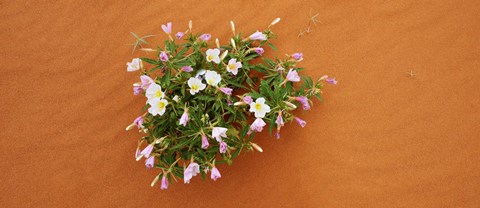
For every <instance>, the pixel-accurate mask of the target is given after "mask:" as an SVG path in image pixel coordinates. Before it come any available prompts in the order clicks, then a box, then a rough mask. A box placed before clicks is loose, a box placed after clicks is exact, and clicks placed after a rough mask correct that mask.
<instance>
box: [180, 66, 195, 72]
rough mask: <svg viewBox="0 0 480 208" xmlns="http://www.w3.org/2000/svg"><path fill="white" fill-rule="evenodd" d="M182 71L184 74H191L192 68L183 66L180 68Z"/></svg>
mask: <svg viewBox="0 0 480 208" xmlns="http://www.w3.org/2000/svg"><path fill="white" fill-rule="evenodd" d="M182 71H184V72H192V71H193V68H192V67H191V66H184V67H182Z"/></svg>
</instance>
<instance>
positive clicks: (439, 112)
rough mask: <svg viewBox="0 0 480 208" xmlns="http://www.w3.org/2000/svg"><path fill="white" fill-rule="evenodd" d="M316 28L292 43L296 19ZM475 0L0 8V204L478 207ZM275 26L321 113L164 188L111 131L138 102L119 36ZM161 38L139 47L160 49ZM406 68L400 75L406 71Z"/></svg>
mask: <svg viewBox="0 0 480 208" xmlns="http://www.w3.org/2000/svg"><path fill="white" fill-rule="evenodd" d="M310 11H311V12H312V14H315V13H319V15H318V20H319V21H320V23H319V24H318V25H316V26H314V27H312V29H313V31H312V32H310V33H309V34H306V35H304V36H302V37H301V38H298V37H297V36H298V33H299V31H300V30H302V29H305V27H306V25H307V23H308V18H309V12H310ZM479 13H480V3H478V1H473V0H466V1H453V0H451V1H324V0H321V1H308V0H307V1H290V2H288V1H270V2H264V1H258V2H256V3H240V1H238V2H230V3H228V4H226V3H224V1H201V2H200V1H199V2H196V3H194V1H189V2H182V3H178V1H163V2H161V1H157V2H153V1H132V2H131V3H127V2H122V1H111V0H109V1H91V2H84V1H70V2H69V3H67V1H55V2H54V1H51V2H48V1H27V2H24V1H7V0H3V1H0V17H1V18H2V20H1V21H0V30H1V33H0V35H1V38H0V43H1V44H0V55H1V59H0V65H1V66H2V67H1V75H0V96H1V97H0V98H1V100H0V112H1V116H0V125H1V131H0V138H1V142H0V157H1V161H0V168H1V171H0V178H1V183H0V191H1V193H2V194H1V195H0V207H147V206H149V207H154V206H155V207H174V206H175V207H187V206H192V207H212V206H213V207H220V206H224V207H255V206H257V207H479V206H480V112H479V109H480V84H479V80H480V18H479ZM276 17H281V18H282V21H281V23H280V24H279V25H277V26H275V28H274V31H275V32H276V33H277V34H278V35H279V38H278V39H276V40H275V41H274V43H275V44H276V45H277V47H278V48H279V51H278V52H273V51H269V52H267V54H266V55H268V56H274V55H279V56H283V54H284V53H291V52H296V51H301V52H303V53H304V56H305V61H304V62H302V63H301V65H302V66H304V67H306V68H307V70H306V72H307V73H308V74H309V75H311V76H314V77H319V76H321V75H323V74H329V75H333V76H335V77H337V79H338V80H339V84H338V85H337V86H335V87H333V86H328V87H327V88H326V90H325V95H324V96H325V102H323V103H320V102H315V104H314V108H313V110H311V111H308V112H306V113H301V112H300V113H301V114H300V116H302V118H304V119H305V120H306V121H307V122H308V125H307V126H306V127H305V128H304V129H301V128H300V127H299V126H298V125H296V124H291V125H288V126H287V127H286V128H285V129H284V131H283V137H282V139H280V140H276V139H274V138H273V137H268V135H263V136H262V137H259V138H257V141H258V143H259V144H260V145H261V146H262V147H263V149H264V150H265V151H264V153H253V154H246V155H243V156H240V157H239V158H238V159H237V160H235V161H234V163H233V165H232V166H230V167H228V166H220V167H219V168H220V171H221V173H222V178H221V179H220V180H218V181H216V182H213V181H211V180H207V181H202V180H200V178H195V179H194V180H192V183H191V184H189V185H183V184H181V183H177V184H174V185H171V186H170V187H169V190H168V191H161V190H160V188H159V187H158V186H157V187H155V188H151V187H150V186H149V185H150V182H151V180H152V178H153V177H154V176H155V175H156V174H157V171H156V170H150V171H146V170H145V167H144V164H143V163H141V162H136V161H135V160H134V151H135V145H136V140H137V139H138V137H139V134H138V133H135V132H125V131H124V128H125V126H126V125H128V124H129V123H130V122H131V121H132V120H133V119H134V118H135V117H136V116H137V115H138V114H140V113H141V109H140V108H141V106H142V103H143V102H144V99H142V98H140V97H135V96H133V95H132V89H131V84H132V83H134V82H136V81H137V78H138V77H137V76H135V75H134V74H130V73H127V72H126V66H125V63H126V62H127V61H129V60H131V58H132V57H135V56H140V55H141V56H146V55H148V54H145V53H143V52H142V53H141V52H138V53H136V54H134V55H132V54H131V47H130V46H128V45H126V44H129V43H132V40H133V39H132V37H131V36H130V34H129V32H130V31H133V32H136V33H137V34H139V35H146V34H162V32H161V28H160V25H161V24H162V23H166V22H167V21H173V24H174V25H173V30H174V31H178V30H184V29H185V28H186V27H187V23H188V20H190V19H193V20H194V30H195V31H198V32H200V31H203V32H211V33H212V35H213V37H218V38H219V39H220V40H221V42H223V43H226V41H227V37H228V36H229V35H230V28H229V21H230V20H233V21H235V23H236V25H237V30H238V31H245V32H246V33H250V32H253V31H255V30H256V29H261V28H264V27H265V26H266V25H268V24H269V23H270V21H271V20H273V19H274V18H276ZM165 37H166V36H165V35H163V34H162V35H160V36H159V37H155V38H152V39H151V41H152V42H154V43H155V42H157V43H159V42H160V41H162V40H163V39H164V38H165ZM411 70H412V71H413V73H414V74H415V75H414V76H413V77H412V76H410V75H408V74H407V73H408V72H410V71H411Z"/></svg>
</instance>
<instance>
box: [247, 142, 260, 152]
mask: <svg viewBox="0 0 480 208" xmlns="http://www.w3.org/2000/svg"><path fill="white" fill-rule="evenodd" d="M250 145H252V147H253V148H254V149H255V150H257V151H259V152H263V149H262V148H261V147H260V146H258V145H257V144H255V143H252V142H250Z"/></svg>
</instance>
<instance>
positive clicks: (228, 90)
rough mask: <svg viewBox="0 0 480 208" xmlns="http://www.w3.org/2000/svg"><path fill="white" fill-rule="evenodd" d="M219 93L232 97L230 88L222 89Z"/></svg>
mask: <svg viewBox="0 0 480 208" xmlns="http://www.w3.org/2000/svg"><path fill="white" fill-rule="evenodd" d="M220 91H222V92H223V93H225V95H228V96H230V95H232V88H229V87H222V88H220Z"/></svg>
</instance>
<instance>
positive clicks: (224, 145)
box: [220, 141, 228, 154]
mask: <svg viewBox="0 0 480 208" xmlns="http://www.w3.org/2000/svg"><path fill="white" fill-rule="evenodd" d="M227 147H228V146H227V143H225V142H224V141H221V142H220V153H222V154H223V153H225V152H227Z"/></svg>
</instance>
